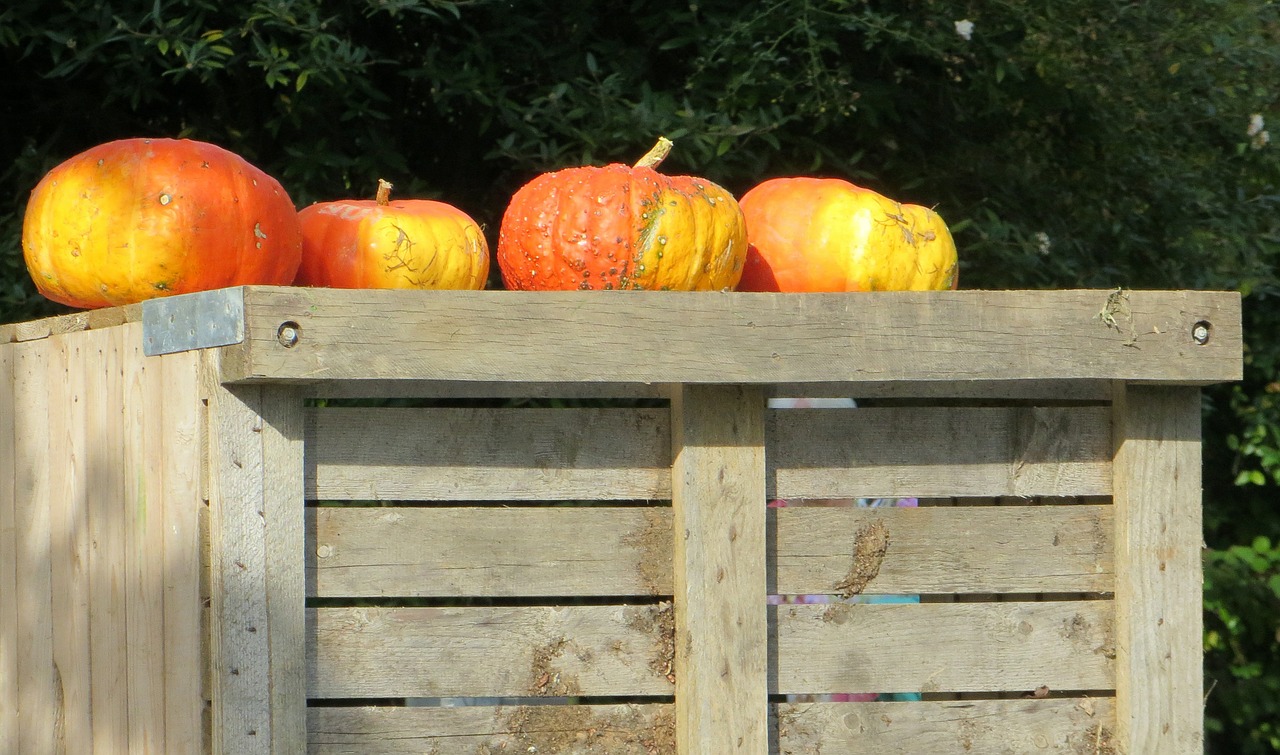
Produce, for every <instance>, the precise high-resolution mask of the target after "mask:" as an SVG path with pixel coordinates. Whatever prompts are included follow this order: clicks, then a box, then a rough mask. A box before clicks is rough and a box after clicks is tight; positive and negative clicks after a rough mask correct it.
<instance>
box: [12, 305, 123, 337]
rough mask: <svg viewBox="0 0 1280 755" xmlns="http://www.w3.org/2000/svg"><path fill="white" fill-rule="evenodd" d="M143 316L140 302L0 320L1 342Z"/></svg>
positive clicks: (103, 326) (118, 322) (110, 323)
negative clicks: (52, 315) (20, 319)
mask: <svg viewBox="0 0 1280 755" xmlns="http://www.w3.org/2000/svg"><path fill="white" fill-rule="evenodd" d="M141 319H142V305H140V304H130V305H128V306H122V307H106V308H103V309H91V310H85V311H80V312H70V313H68V314H65V315H56V316H54V317H44V318H40V319H38V320H28V321H26V322H17V323H10V324H7V325H4V324H0V343H9V342H11V341H16V342H23V341H38V340H40V339H43V338H48V337H49V336H55V335H60V334H63V333H74V332H77V331H81V330H97V329H100V328H110V327H113V326H116V325H122V324H124V323H131V322H138V321H139V320H141Z"/></svg>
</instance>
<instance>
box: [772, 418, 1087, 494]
mask: <svg viewBox="0 0 1280 755" xmlns="http://www.w3.org/2000/svg"><path fill="white" fill-rule="evenodd" d="M768 432H769V458H770V465H769V482H770V483H771V485H770V487H771V489H772V490H773V491H774V494H775V495H777V496H778V497H780V498H848V497H855V496H856V497H902V496H919V497H950V496H956V497H961V496H992V495H1011V496H1086V495H1106V494H1108V493H1109V492H1110V491H1111V415H1110V410H1109V409H1108V408H1107V407H1094V406H1083V407H990V408H981V407H891V408H857V409H779V410H775V411H773V412H771V413H770V416H769V425H768Z"/></svg>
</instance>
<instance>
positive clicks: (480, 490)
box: [307, 406, 1111, 500]
mask: <svg viewBox="0 0 1280 755" xmlns="http://www.w3.org/2000/svg"><path fill="white" fill-rule="evenodd" d="M766 427H767V432H766V435H767V439H768V444H769V452H768V455H767V460H768V461H767V463H768V465H769V467H768V477H767V478H766V493H767V495H769V496H778V497H783V498H846V497H852V496H859V497H894V496H930V497H944V496H991V495H1014V496H1084V495H1106V494H1109V493H1110V489H1111V472H1110V458H1111V455H1110V454H1111V451H1110V445H1111V435H1110V412H1109V410H1108V409H1106V408H1104V407H1088V406H1086V407H1000V408H973V407H967V408H966V407H891V408H867V409H787V410H775V411H771V412H769V413H768V415H767V424H766ZM669 432H670V431H669V413H668V412H667V411H666V410H663V409H554V410H553V409H386V408H382V409H363V408H325V409H314V410H310V413H309V420H308V431H307V435H308V438H309V441H308V452H307V453H308V456H307V495H308V497H311V498H318V499H321V500H333V499H339V500H340V499H363V500H399V499H408V500H485V499H487V500H523V499H543V500H547V499H552V500H554V499H594V500H619V499H661V498H667V497H669V496H670V495H671V476H670V469H669V467H670V464H671V456H670V451H669V450H668V449H667V447H666V443H667V440H666V438H667V437H669Z"/></svg>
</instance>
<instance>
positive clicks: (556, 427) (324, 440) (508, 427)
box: [306, 408, 671, 500]
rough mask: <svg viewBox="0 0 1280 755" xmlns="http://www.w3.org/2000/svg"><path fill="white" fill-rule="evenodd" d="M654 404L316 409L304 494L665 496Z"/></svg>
mask: <svg viewBox="0 0 1280 755" xmlns="http://www.w3.org/2000/svg"><path fill="white" fill-rule="evenodd" d="M666 417H667V412H666V411H665V410H657V409H332V408H331V409H320V410H313V411H311V412H310V413H309V415H308V427H307V435H308V437H309V439H310V440H309V442H308V448H307V463H306V467H307V474H306V486H307V495H308V496H309V497H313V498H320V499H379V500H381V499H434V500H484V499H491V500H513V499H514V500H519V499H525V498H536V499H544V500H545V499H601V500H609V499H613V500H617V499H636V498H651V497H663V498H665V497H669V496H670V479H671V473H670V466H671V461H670V459H671V456H670V454H671V451H670V440H669V437H670V436H669V434H668V433H669V431H668V428H669V425H668V422H667V420H666Z"/></svg>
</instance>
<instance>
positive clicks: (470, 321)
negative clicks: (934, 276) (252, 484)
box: [223, 287, 1241, 384]
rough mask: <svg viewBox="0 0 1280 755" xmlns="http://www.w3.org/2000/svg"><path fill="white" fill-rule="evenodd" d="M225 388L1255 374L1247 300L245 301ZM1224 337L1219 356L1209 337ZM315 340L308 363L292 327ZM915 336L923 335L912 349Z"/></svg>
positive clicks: (329, 294)
mask: <svg viewBox="0 0 1280 755" xmlns="http://www.w3.org/2000/svg"><path fill="white" fill-rule="evenodd" d="M243 291H244V295H245V308H246V320H247V322H246V330H247V336H246V340H245V342H244V343H243V344H240V345H238V346H232V347H228V357H229V358H228V360H227V362H226V363H225V364H224V372H223V378H224V379H225V380H230V381H238V380H253V379H262V378H269V379H282V380H303V381H313V380H324V379H344V378H356V379H406V378H408V379H415V378H416V379H429V380H480V381H492V380H501V381H516V382H522V381H533V382H587V383H599V382H604V383H610V382H629V383H785V382H841V381H854V382H861V381H878V382H883V381H894V380H924V381H938V380H1043V379H1050V380H1052V379H1064V380H1065V379H1085V380H1088V379H1104V380H1106V379H1124V380H1152V381H1162V382H1173V383H1186V384H1191V383H1197V384H1198V383H1206V382H1215V381H1222V380H1237V379H1239V377H1240V375H1241V372H1240V371H1241V364H1240V351H1241V331H1240V298H1239V294H1237V293H1236V292H1185V291H1173V292H1170V291H1133V292H1125V293H1123V294H1118V293H1117V292H1113V291H924V292H906V291H895V292H875V293H859V294H854V295H850V294H806V295H804V296H797V295H789V294H752V293H705V292H662V291H649V292H644V293H641V294H638V295H637V294H636V293H635V292H580V291H571V292H510V291H422V292H418V291H346V290H337V289H312V288H259V287H251V288H246V289H244V290H243ZM1200 321H1204V322H1208V323H1210V324H1211V326H1212V335H1211V338H1210V339H1209V341H1208V343H1206V344H1205V345H1203V346H1200V345H1197V344H1196V343H1195V341H1194V340H1193V339H1192V330H1193V326H1194V324H1195V323H1196V322H1200ZM285 322H295V323H299V324H300V325H301V326H302V340H301V341H300V342H298V343H297V345H295V346H293V347H292V348H287V347H285V346H283V345H282V344H281V343H280V341H279V340H278V338H277V331H278V329H279V327H280V325H281V324H282V323H285ZM904 334H912V335H911V336H910V337H904Z"/></svg>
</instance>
